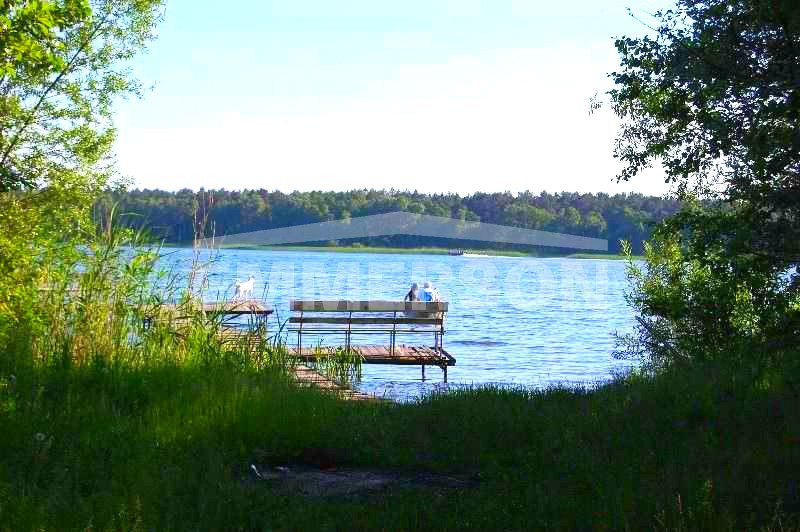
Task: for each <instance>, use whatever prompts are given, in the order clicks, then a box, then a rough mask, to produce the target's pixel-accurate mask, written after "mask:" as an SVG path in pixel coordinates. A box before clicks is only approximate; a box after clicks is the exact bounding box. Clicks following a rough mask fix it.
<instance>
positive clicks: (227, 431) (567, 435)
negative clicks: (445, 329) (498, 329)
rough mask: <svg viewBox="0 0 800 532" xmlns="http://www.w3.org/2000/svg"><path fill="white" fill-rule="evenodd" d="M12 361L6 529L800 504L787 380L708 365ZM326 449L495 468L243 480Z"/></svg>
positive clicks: (690, 524)
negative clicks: (330, 389)
mask: <svg viewBox="0 0 800 532" xmlns="http://www.w3.org/2000/svg"><path fill="white" fill-rule="evenodd" d="M12 369H13V371H16V373H15V374H14V375H15V377H14V379H10V373H9V372H10V370H12ZM0 375H3V380H2V381H0V382H2V384H0V413H1V414H0V431H2V434H3V435H4V437H3V438H2V439H0V455H2V456H3V460H2V461H1V462H0V529H6V530H26V529H34V528H35V529H49V530H54V529H55V530H64V529H79V528H80V529H83V528H97V529H107V528H118V529H158V530H161V529H198V528H202V529H292V530H299V529H331V530H336V529H393V530H410V529H480V530H487V529H519V530H522V529H532V528H545V527H549V528H557V529H576V528H579V529H585V528H598V529H634V530H636V529H645V528H647V529H652V528H656V529H672V530H677V529H698V528H705V529H730V530H742V529H754V528H758V527H768V528H769V527H771V528H773V529H780V528H781V527H783V529H790V528H792V527H796V526H797V525H798V515H800V494H798V480H799V479H798V477H797V471H800V398H798V396H797V391H796V390H793V389H792V387H791V385H790V384H787V382H776V383H773V384H772V385H770V386H769V387H763V386H762V387H753V386H743V385H739V384H736V382H735V381H734V380H733V379H731V378H730V377H725V376H724V375H715V374H701V373H698V372H692V373H688V374H687V373H681V374H679V373H676V374H671V375H661V376H659V377H628V378H626V379H620V380H617V381H615V382H613V383H611V384H608V385H605V386H602V387H600V388H598V389H596V390H593V391H586V390H574V389H573V390H570V389H562V388H552V389H549V390H543V391H524V390H516V391H514V390H504V389H497V388H482V389H474V390H461V391H457V392H451V393H448V394H441V395H434V396H429V397H426V398H424V399H422V400H420V401H418V402H417V403H414V404H383V403H363V402H350V403H348V402H342V401H339V400H337V399H336V398H334V397H332V396H327V395H323V394H321V393H318V392H315V391H314V390H302V389H296V388H294V387H293V386H292V385H291V384H290V383H289V382H288V380H287V379H285V378H284V377H283V376H282V375H281V374H280V373H276V372H275V371H272V370H259V371H256V370H252V369H245V368H242V367H241V366H240V365H237V364H232V363H230V362H227V363H226V362H222V361H220V362H217V363H207V364H184V365H171V364H158V365H154V366H152V367H147V368H139V369H130V368H127V367H124V366H119V365H102V364H99V365H95V366H87V367H82V368H80V369H74V368H73V369H64V368H59V367H51V368H48V369H34V368H30V367H28V368H25V367H20V366H18V367H16V368H9V367H8V366H7V365H4V367H2V369H0ZM314 449H327V450H329V451H328V452H329V453H332V454H333V455H334V456H336V462H337V464H336V465H338V466H339V467H343V466H348V467H355V468H360V467H372V468H374V467H378V468H385V469H389V470H394V471H435V472H443V473H449V474H460V475H467V476H469V477H472V478H475V479H478V480H479V482H478V484H477V486H476V487H472V488H466V489H452V490H445V489H441V488H430V489H425V488H414V489H409V488H405V489H404V488H391V489H389V490H388V491H385V492H382V493H379V494H377V495H373V496H369V497H363V496H362V497H357V498H306V497H302V496H300V495H294V496H292V495H278V494H275V493H274V492H273V491H274V490H273V489H272V488H271V487H270V484H269V483H266V482H260V483H257V482H248V481H246V480H243V478H246V477H247V474H246V472H247V469H248V465H249V464H251V463H257V464H259V465H260V466H262V467H267V466H270V465H272V466H277V465H289V467H293V466H294V465H295V464H300V463H303V462H304V460H306V459H305V458H304V456H307V455H308V453H309V452H313V450H314Z"/></svg>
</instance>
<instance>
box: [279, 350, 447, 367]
mask: <svg viewBox="0 0 800 532" xmlns="http://www.w3.org/2000/svg"><path fill="white" fill-rule="evenodd" d="M320 349H321V350H322V353H323V354H325V353H326V352H328V353H330V352H332V351H333V350H334V349H336V348H334V347H325V346H323V347H322V348H317V347H303V348H302V350H301V351H300V353H298V352H297V348H293V349H290V352H291V353H292V354H293V355H295V356H297V357H298V358H300V359H302V360H304V361H306V362H313V361H315V360H316V359H317V355H318V354H319V352H320ZM350 349H351V350H352V351H354V352H355V353H357V354H358V355H359V356H361V362H362V363H363V364H396V365H405V366H439V367H447V366H455V365H456V359H455V358H453V357H452V356H451V355H450V354H449V353H448V352H447V351H445V350H444V349H434V348H432V347H427V346H421V345H419V346H417V345H396V346H394V351H392V349H391V347H390V346H387V345H351V346H350Z"/></svg>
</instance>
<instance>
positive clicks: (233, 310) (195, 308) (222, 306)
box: [160, 299, 275, 315]
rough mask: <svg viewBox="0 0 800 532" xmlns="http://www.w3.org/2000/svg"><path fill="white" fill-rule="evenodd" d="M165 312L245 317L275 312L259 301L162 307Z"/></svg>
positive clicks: (246, 300) (249, 300) (247, 300)
mask: <svg viewBox="0 0 800 532" xmlns="http://www.w3.org/2000/svg"><path fill="white" fill-rule="evenodd" d="M160 308H162V309H163V310H166V311H168V312H175V311H178V310H181V311H187V312H199V311H203V312H206V313H208V314H228V315H243V314H257V315H268V314H272V313H273V312H275V309H274V308H272V306H271V305H268V304H266V303H264V302H263V301H259V300H257V299H245V300H242V301H217V302H204V303H203V304H201V305H196V304H191V303H187V304H183V305H172V304H170V305H161V307H160Z"/></svg>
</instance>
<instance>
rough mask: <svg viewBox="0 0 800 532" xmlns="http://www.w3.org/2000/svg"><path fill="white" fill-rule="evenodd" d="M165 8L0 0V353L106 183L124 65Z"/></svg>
mask: <svg viewBox="0 0 800 532" xmlns="http://www.w3.org/2000/svg"><path fill="white" fill-rule="evenodd" d="M161 3H162V0H50V1H44V0H0V346H2V342H3V339H4V336H7V335H8V334H13V330H14V328H15V324H17V323H19V321H20V320H34V321H35V313H36V309H35V308H34V306H33V305H31V304H30V301H33V300H34V299H35V297H34V296H35V295H36V291H37V290H40V289H41V288H42V287H46V286H47V285H49V284H50V283H51V282H52V281H53V280H52V279H49V278H48V275H49V272H55V271H59V264H60V263H61V262H63V261H66V262H70V261H72V260H73V259H74V253H75V252H76V250H77V249H78V248H77V247H76V246H77V244H78V243H79V242H80V238H81V235H82V234H83V231H84V230H85V229H91V227H90V225H89V224H90V222H91V218H90V217H89V214H90V213H91V206H92V204H93V202H94V199H95V198H96V196H97V194H98V193H99V192H100V191H101V189H102V187H104V186H105V185H107V184H108V182H109V178H110V176H111V175H112V166H111V164H110V160H109V153H110V149H111V146H112V142H113V140H114V129H113V124H112V121H111V111H112V104H113V102H114V101H115V99H116V98H119V97H121V96H124V95H126V94H132V93H137V91H138V85H137V83H136V81H135V79H134V78H133V77H132V76H131V75H130V72H129V71H128V70H127V69H126V66H125V65H126V62H127V61H128V60H129V59H131V58H132V57H133V55H134V54H135V53H136V52H137V51H139V50H140V49H141V48H142V47H143V46H144V45H145V43H146V41H147V40H148V39H149V38H151V37H152V35H153V29H154V26H155V23H156V22H157V20H158V19H159V17H160V13H161V11H160V8H161Z"/></svg>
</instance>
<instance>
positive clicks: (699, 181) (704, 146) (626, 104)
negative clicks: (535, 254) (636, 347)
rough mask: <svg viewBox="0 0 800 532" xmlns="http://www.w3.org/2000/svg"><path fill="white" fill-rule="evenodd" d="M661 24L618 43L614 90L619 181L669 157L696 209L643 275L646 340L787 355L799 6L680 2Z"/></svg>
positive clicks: (796, 288)
mask: <svg viewBox="0 0 800 532" xmlns="http://www.w3.org/2000/svg"><path fill="white" fill-rule="evenodd" d="M656 20H657V24H656V27H655V31H656V34H655V36H653V37H642V38H629V37H624V38H621V39H618V40H617V43H616V45H617V49H618V51H619V53H620V58H621V67H622V69H621V70H620V71H619V72H615V73H613V74H612V77H613V79H614V81H615V83H616V88H615V89H614V90H613V91H611V93H610V97H611V101H612V104H613V108H614V110H615V112H616V113H617V114H618V115H619V116H620V117H621V118H622V119H623V125H622V130H621V133H620V136H619V139H618V148H617V150H616V156H617V157H618V158H620V159H621V160H622V161H623V162H624V163H625V165H626V166H625V168H624V170H623V171H622V173H621V175H620V178H621V179H625V180H627V179H630V178H632V177H633V176H635V175H636V174H637V173H639V172H640V171H641V170H642V169H643V168H645V167H647V166H649V165H650V164H652V163H653V162H654V161H658V162H660V163H661V164H662V165H663V167H664V169H665V171H666V176H667V181H668V182H672V183H674V184H676V185H677V189H678V193H679V194H681V195H682V196H683V197H684V198H686V199H687V201H686V204H687V205H688V207H687V208H685V209H684V210H683V211H682V212H681V213H679V214H678V215H677V216H675V217H674V218H672V219H670V220H668V221H667V222H666V223H664V224H663V225H662V226H661V227H660V228H659V230H658V231H657V232H656V234H655V239H654V241H653V243H652V245H651V246H650V247H649V249H648V253H647V256H648V271H647V272H643V271H641V270H638V269H636V268H634V269H633V271H632V277H633V279H634V293H633V302H634V304H635V305H636V306H637V308H638V309H639V310H640V311H641V313H642V319H641V320H640V328H639V334H640V339H641V340H642V342H641V343H642V344H644V345H646V346H649V349H650V351H651V353H650V354H651V355H652V352H653V351H654V350H656V349H655V348H654V347H653V346H658V349H657V350H660V352H661V356H660V357H659V358H660V359H661V360H681V359H688V360H691V359H702V358H706V357H707V356H708V354H709V353H719V354H720V356H723V355H724V356H726V357H728V358H730V359H750V360H752V359H755V358H758V359H761V358H762V356H766V357H767V358H771V359H773V360H776V359H779V358H780V357H781V356H782V355H784V354H785V353H786V352H787V351H789V350H791V349H794V346H796V345H798V343H800V312H799V311H798V309H800V304H799V302H800V280H799V279H798V278H797V270H796V268H797V266H798V263H800V135H799V134H798V131H800V84H798V81H797V80H798V79H800V4H798V3H797V2H796V1H793V0H704V1H700V0H679V1H678V2H677V5H676V7H675V8H674V9H671V10H668V11H663V12H659V13H657V14H656ZM693 196H696V197H698V198H702V199H704V200H705V201H704V202H702V203H701V202H697V201H692V199H691V198H692V197H693ZM662 254H663V255H664V256H661V255H662ZM792 278H793V279H792ZM745 318H746V319H745ZM744 323H747V326H746V327H745V326H744V325H743V324H744ZM657 350H656V351H657ZM665 350H666V351H665ZM756 351H757V352H758V353H759V354H760V355H761V356H758V357H756V356H755V355H754V354H753V353H755V352H756ZM758 366H759V367H761V366H763V364H758Z"/></svg>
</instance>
